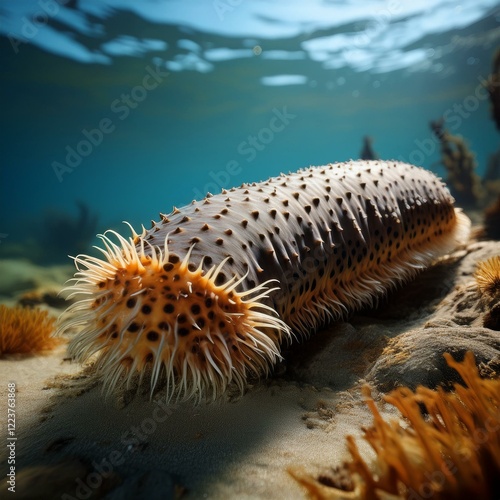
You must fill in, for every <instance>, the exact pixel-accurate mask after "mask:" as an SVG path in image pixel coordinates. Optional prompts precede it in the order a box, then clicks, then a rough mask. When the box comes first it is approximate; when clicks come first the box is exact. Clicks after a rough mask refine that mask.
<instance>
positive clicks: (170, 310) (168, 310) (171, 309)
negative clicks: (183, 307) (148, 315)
mask: <svg viewBox="0 0 500 500" xmlns="http://www.w3.org/2000/svg"><path fill="white" fill-rule="evenodd" d="M174 311H175V307H174V305H173V304H166V305H165V306H164V307H163V312H165V313H167V314H171V313H173V312H174Z"/></svg>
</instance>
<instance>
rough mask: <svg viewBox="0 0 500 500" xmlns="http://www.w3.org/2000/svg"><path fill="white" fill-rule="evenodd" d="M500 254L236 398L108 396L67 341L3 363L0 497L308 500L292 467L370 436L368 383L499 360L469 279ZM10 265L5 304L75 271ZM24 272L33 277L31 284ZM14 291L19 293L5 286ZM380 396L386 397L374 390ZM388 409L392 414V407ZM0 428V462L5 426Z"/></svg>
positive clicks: (479, 249) (486, 246)
mask: <svg viewBox="0 0 500 500" xmlns="http://www.w3.org/2000/svg"><path fill="white" fill-rule="evenodd" d="M499 254H500V242H490V241H479V242H477V241H471V243H470V244H469V245H468V246H467V248H466V249H462V250H459V251H457V252H456V253H455V254H454V255H452V256H450V257H449V258H447V259H445V260H443V261H442V262H440V263H438V264H437V265H435V266H434V267H432V268H430V269H428V270H426V271H425V272H423V273H422V274H421V275H420V276H419V277H417V279H415V280H414V281H411V282H409V283H407V284H406V285H405V286H403V287H402V288H400V289H399V290H398V291H396V292H393V293H391V294H390V295H389V297H388V298H386V299H384V300H382V301H381V303H380V304H379V307H378V308H377V309H376V310H374V309H365V310H363V311H360V312H358V313H356V314H354V315H352V317H350V318H348V319H347V320H346V321H344V322H340V323H337V324H334V325H332V326H330V327H329V328H327V329H325V330H323V331H321V332H318V333H316V334H314V335H313V336H312V337H311V338H310V339H309V340H306V341H304V342H302V343H301V344H298V345H295V346H292V347H291V348H289V349H285V359H284V361H283V362H282V363H281V364H280V365H279V366H277V367H276V369H275V371H274V375H273V376H272V377H270V378H269V379H267V380H261V381H260V382H257V383H256V384H255V385H253V386H252V387H250V388H249V390H248V392H247V393H246V394H245V395H244V396H243V397H241V398H239V399H235V400H229V401H220V402H217V403H215V404H209V405H206V404H202V405H199V406H193V404H192V403H183V404H171V405H168V406H166V405H160V406H159V405H158V404H157V403H156V402H155V401H150V400H149V399H148V397H147V396H142V395H140V394H135V396H134V395H131V394H122V395H120V396H118V397H115V396H111V397H109V398H107V399H105V398H104V397H103V395H102V393H101V390H100V387H99V386H96V385H95V384H94V383H93V382H92V380H91V379H90V378H89V377H88V376H87V375H86V374H85V373H84V372H83V371H82V368H81V367H80V366H79V365H77V364H75V363H72V362H71V361H70V360H69V359H67V358H66V352H65V348H64V346H61V347H59V348H57V349H56V350H55V351H53V352H52V353H50V354H48V355H45V356H35V357H16V356H12V357H8V358H4V359H1V360H0V380H1V381H2V385H1V394H0V408H1V415H2V418H4V416H5V415H6V410H5V402H6V391H7V387H6V385H7V381H14V382H15V383H16V384H17V397H16V411H17V414H16V425H17V428H16V432H17V437H18V439H17V442H16V467H17V492H18V494H17V495H16V496H11V495H8V496H4V495H5V484H2V491H0V498H18V499H19V498H38V499H44V498H106V499H111V500H118V499H120V500H122V499H123V500H125V499H132V498H139V499H141V498H145V499H156V498H158V499H159V498H174V497H182V498H213V499H223V498H242V499H246V498H248V499H250V498H289V499H294V498H297V499H300V498H304V497H305V492H304V490H303V489H302V487H301V486H299V485H298V483H296V482H295V481H294V480H293V479H292V477H291V476H290V475H289V474H288V473H287V468H288V467H302V468H303V469H305V470H307V471H310V472H311V473H312V474H317V473H320V472H325V471H328V470H329V467H331V466H334V465H338V464H340V463H341V462H342V460H343V459H346V458H347V457H348V455H347V452H346V448H345V435H347V434H353V435H355V436H358V437H359V436H361V435H362V432H361V430H360V427H361V426H363V425H364V426H369V425H370V424H371V421H372V419H371V415H370V413H369V412H368V410H367V409H366V407H365V405H364V403H363V401H362V397H361V395H360V392H359V390H360V387H361V385H362V384H363V383H364V382H369V383H370V384H371V385H372V386H373V387H374V388H375V387H377V388H378V389H379V390H381V391H387V390H390V389H391V388H393V387H395V386H397V385H400V384H405V385H410V386H415V385H416V384H418V383H422V384H425V385H428V386H435V385H436V384H437V383H439V382H442V381H445V380H450V379H453V373H452V371H451V370H448V369H447V368H446V365H445V362H444V359H443V357H442V353H443V352H445V351H449V352H452V353H455V354H463V352H464V351H466V350H468V349H470V350H473V351H474V353H475V354H476V359H477V361H478V362H482V363H483V367H486V368H487V367H488V366H498V364H499V362H500V332H498V331H494V330H490V329H487V328H484V327H483V326H482V325H483V318H484V315H485V313H486V306H485V304H484V303H483V302H482V301H481V297H480V296H479V294H478V292H477V289H476V287H475V281H474V278H473V272H474V270H475V267H476V264H477V262H479V261H481V260H485V259H487V258H489V257H491V256H494V255H499ZM2 269H3V272H4V273H6V269H8V270H9V276H10V278H9V279H10V281H9V283H11V285H8V284H7V281H8V280H7V278H4V279H3V280H2V281H3V283H4V285H3V289H2V290H1V292H2V293H3V296H2V297H3V300H2V302H3V303H6V304H8V305H13V304H14V303H15V301H16V297H18V296H19V295H20V294H22V293H23V292H24V291H25V290H29V289H30V288H33V287H35V288H37V287H38V288H40V287H42V288H43V287H49V288H50V287H57V282H58V281H59V280H60V283H61V284H62V282H63V279H61V277H62V276H64V275H65V274H67V273H68V272H69V268H68V267H63V268H57V269H53V270H47V269H42V270H41V269H40V268H38V270H37V269H36V268H35V266H32V265H31V264H29V263H22V262H18V263H17V264H15V263H13V262H10V263H6V262H0V272H2ZM16 273H18V274H19V273H20V274H19V276H17V275H16ZM23 273H24V275H26V276H28V278H30V279H28V278H26V276H24V278H23V279H25V283H24V285H22V284H20V282H21V281H22V279H21V276H22V275H23ZM37 273H38V275H37V279H31V278H33V276H34V275H36V274H37ZM4 276H7V274H4ZM16 276H17V277H16ZM12 283H14V284H16V283H17V284H16V285H15V290H6V289H5V288H6V287H8V286H10V287H11V288H12V287H13V286H14V285H12ZM23 287H24V288H23ZM50 311H51V313H53V314H55V315H58V314H59V313H60V310H57V309H54V308H51V309H50ZM373 396H374V397H375V398H376V399H380V396H381V393H380V392H378V390H376V389H374V390H373ZM159 397H160V396H159ZM383 413H384V414H386V415H390V414H393V415H395V412H394V411H393V409H392V407H390V406H387V405H386V406H384V410H383ZM1 432H2V436H1V439H2V447H1V448H0V449H1V453H2V468H4V467H5V446H4V443H5V442H6V440H5V439H6V437H5V432H6V431H5V426H4V425H2V427H1ZM357 442H358V444H359V445H361V449H362V451H363V452H364V453H366V456H367V457H369V456H370V452H369V450H368V447H367V446H366V445H365V444H364V443H363V442H362V440H361V439H358V440H357ZM112 461H114V462H115V465H114V466H112V474H109V473H108V470H107V469H105V470H103V473H102V474H101V475H97V474H96V473H95V469H94V467H95V464H96V463H97V464H98V465H99V464H103V463H109V462H112ZM23 469H24V472H23ZM2 476H3V477H4V472H2ZM104 476H107V477H104ZM82 484H85V485H86V486H87V488H86V487H85V486H82ZM89 486H90V488H88V487H89ZM64 493H65V494H66V496H64ZM30 495H32V496H30Z"/></svg>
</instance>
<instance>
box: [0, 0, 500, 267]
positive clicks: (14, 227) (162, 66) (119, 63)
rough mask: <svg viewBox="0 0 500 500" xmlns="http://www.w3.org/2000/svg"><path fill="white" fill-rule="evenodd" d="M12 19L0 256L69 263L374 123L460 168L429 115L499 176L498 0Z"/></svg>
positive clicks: (380, 147) (405, 153) (423, 161)
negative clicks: (494, 101)
mask: <svg viewBox="0 0 500 500" xmlns="http://www.w3.org/2000/svg"><path fill="white" fill-rule="evenodd" d="M0 21H1V22H0V34H1V36H0V43H1V53H2V65H1V72H2V87H1V97H0V99H1V109H2V112H3V118H4V120H3V122H4V126H3V127H2V134H1V139H0V141H1V143H0V144H1V154H2V160H3V161H2V169H1V176H2V179H1V199H0V203H1V213H2V217H1V223H0V242H1V244H0V256H3V257H12V256H16V257H19V256H25V257H28V258H30V259H31V260H34V261H37V262H39V263H42V264H44V263H55V262H68V258H67V255H68V254H70V255H75V254H76V253H78V252H88V250H89V248H90V245H91V244H92V243H94V239H95V233H97V232H102V231H104V230H105V229H107V228H109V227H112V228H115V229H118V230H120V231H121V232H122V233H123V234H127V233H128V229H127V228H125V227H124V226H123V224H121V221H124V220H126V221H129V222H130V223H131V224H132V225H133V226H134V227H136V228H140V224H144V225H146V226H148V221H149V220H151V219H156V220H157V219H158V213H159V212H163V213H168V212H170V211H171V210H172V207H173V206H182V205H184V204H187V203H189V202H190V201H191V200H193V199H200V198H201V197H203V196H204V195H205V194H206V193H207V192H211V193H214V194H215V193H218V192H220V190H221V189H223V188H230V187H233V186H237V185H240V184H241V183H242V182H253V181H260V180H263V179H266V178H267V177H270V176H274V175H278V174H279V173H280V172H289V171H294V170H296V169H298V168H300V167H307V166H309V165H321V164H326V163H331V162H337V161H344V160H348V159H351V158H352V159H356V158H360V157H361V156H363V155H364V153H363V152H362V149H363V141H364V137H369V138H371V147H372V149H373V151H372V153H373V152H374V153H375V154H376V156H378V157H380V158H383V159H397V160H402V161H407V162H409V163H413V164H416V165H421V166H424V167H426V168H428V169H431V170H433V171H434V172H436V173H438V174H439V175H440V176H442V177H444V178H445V179H447V178H449V177H450V171H449V170H447V169H446V167H445V164H444V163H443V157H442V148H441V144H440V141H439V139H438V138H437V136H436V134H435V133H434V132H433V130H432V129H431V126H430V125H431V122H435V123H434V130H436V127H437V128H438V129H440V130H442V129H443V128H444V129H445V130H446V131H447V133H449V134H452V135H453V136H459V137H460V136H461V137H462V138H463V139H464V140H465V144H466V146H467V147H468V148H469V149H470V151H471V152H472V153H473V155H474V156H470V155H469V156H467V155H465V156H464V155H462V159H463V158H468V160H467V161H468V164H467V165H468V167H471V168H475V172H476V173H477V174H478V175H479V176H480V177H482V178H484V177H485V176H489V180H490V181H491V182H490V186H493V185H495V184H496V181H498V179H499V178H500V175H499V172H500V167H498V166H496V167H495V165H493V164H492V162H494V160H492V159H491V158H492V155H493V154H494V153H496V152H497V151H498V139H499V135H498V130H497V129H496V128H495V123H494V121H493V120H492V119H491V104H490V99H489V94H488V91H487V88H486V87H487V85H488V83H487V82H488V79H489V78H490V75H491V74H492V71H493V64H494V56H495V52H496V49H497V48H498V47H499V44H500V2H498V1H494V0H468V1H462V2H450V1H447V0H435V1H430V0H420V1H413V2H403V1H398V0H385V1H384V0H370V1H347V2H340V1H321V0H314V1H308V2H303V1H302V2H301V1H300V0H292V1H268V0H261V1H252V2H250V1H248V0H213V1H211V0H206V1H202V0H190V1H186V0H182V1H181V0H178V1H174V0H170V1H142V2H133V1H127V0H112V1H107V2H103V1H100V0H87V1H60V0H44V1H42V0H38V1H27V0H24V1H16V2H14V1H9V2H3V4H2V7H1V9H0ZM440 119H442V122H439V120H440ZM458 140H459V141H460V138H459V139H458ZM451 144H452V145H453V144H455V146H454V147H456V145H457V144H458V145H459V146H461V145H462V144H463V143H461V142H459V143H457V142H456V141H455V142H453V141H452V142H451ZM448 145H449V144H448ZM458 150H459V152H460V148H459V149H458ZM445 163H446V161H445ZM498 164H500V162H497V165H498ZM452 187H453V186H452ZM492 189H493V191H494V188H492ZM454 194H455V195H457V193H454ZM459 194H460V193H458V195H459ZM490 195H491V196H489V194H488V190H487V189H486V188H485V189H484V190H483V193H482V194H481V196H478V199H477V200H476V201H477V203H478V206H484V205H485V204H486V203H487V202H488V201H491V200H492V199H493V194H492V193H490ZM488 196H489V197H488ZM460 201H462V203H460ZM467 201H468V200H467V199H463V200H460V196H458V197H457V202H458V204H459V205H460V204H462V205H467ZM466 208H471V207H466Z"/></svg>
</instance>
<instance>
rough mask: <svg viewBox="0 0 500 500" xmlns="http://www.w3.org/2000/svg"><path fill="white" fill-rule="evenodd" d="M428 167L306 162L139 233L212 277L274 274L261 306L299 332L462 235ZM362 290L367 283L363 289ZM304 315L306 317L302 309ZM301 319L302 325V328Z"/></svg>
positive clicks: (463, 226) (250, 283)
mask: <svg viewBox="0 0 500 500" xmlns="http://www.w3.org/2000/svg"><path fill="white" fill-rule="evenodd" d="M464 220H465V217H464V216H463V214H459V215H458V217H457V212H456V211H455V209H454V207H453V198H452V197H451V195H450V194H449V191H448V189H447V188H446V187H445V185H444V184H443V183H442V182H441V181H440V180H439V179H438V178H436V176H435V175H434V174H432V173H431V172H429V171H427V170H424V169H422V168H418V167H414V166H410V165H407V164H404V163H399V162H384V161H356V162H348V163H342V164H334V165H327V166H324V167H312V168H309V169H305V170H301V171H299V172H297V173H294V174H289V175H284V174H282V175H280V176H278V177H274V178H272V179H269V180H268V181H266V182H262V183H254V184H245V185H243V186H241V187H239V188H234V189H231V190H228V191H225V192H224V193H222V194H218V195H216V196H211V197H209V198H206V199H205V200H202V201H195V202H193V203H192V204H191V205H188V206H186V207H184V208H182V209H181V210H179V211H175V212H174V213H172V214H170V215H168V216H166V217H165V218H164V219H163V221H161V222H159V223H157V224H155V225H154V227H153V228H152V229H150V230H149V231H148V232H147V235H146V236H145V238H146V240H147V241H149V242H150V243H151V244H153V245H161V244H162V242H163V241H164V239H165V235H166V234H167V233H169V234H170V237H169V240H168V245H169V249H170V251H171V252H172V253H174V254H178V255H179V257H180V258H181V259H182V257H183V256H184V255H185V254H186V252H187V251H188V250H189V249H190V247H191V246H192V245H193V244H195V247H194V249H193V252H192V254H191V259H190V261H191V262H193V263H194V264H196V265H198V264H199V262H200V261H201V260H202V259H203V258H205V259H206V258H207V256H209V257H210V259H209V261H210V262H211V263H213V264H215V265H218V264H219V263H220V262H221V261H222V260H223V259H224V258H226V257H229V258H230V261H229V263H228V264H227V265H226V266H225V267H224V272H223V273H221V276H220V277H219V280H221V281H225V279H227V278H228V277H230V276H232V275H236V276H243V275H245V273H247V272H248V276H247V278H246V279H245V281H244V282H243V283H242V287H243V289H250V288H253V287H255V286H256V285H258V284H260V283H263V282H265V281H267V280H269V279H277V280H278V281H279V283H280V290H279V291H277V292H275V293H274V294H273V295H272V297H271V298H270V299H268V300H269V301H270V303H271V304H272V306H273V307H274V308H275V309H276V311H277V312H278V313H279V314H280V316H281V317H282V319H284V321H285V322H286V323H287V324H288V325H290V326H291V327H292V328H293V329H294V330H295V331H296V332H298V333H304V334H306V333H309V331H310V329H311V328H313V329H314V328H316V327H317V326H318V325H320V324H322V323H324V321H325V319H326V318H327V317H328V316H329V314H328V313H327V312H326V310H325V309H323V308H322V306H321V304H324V305H325V306H327V304H328V306H327V309H328V311H330V313H332V314H333V316H334V317H339V316H340V315H342V313H344V312H348V311H352V310H353V309H355V308H356V307H358V306H361V305H364V304H366V303H371V302H372V300H374V299H375V298H376V297H377V296H378V295H379V294H380V293H383V292H384V291H385V290H386V289H387V288H389V287H391V286H392V285H394V284H397V283H398V282H401V281H404V280H405V279H407V278H409V277H411V276H412V275H414V274H415V273H416V272H417V271H418V269H420V268H423V267H424V266H426V265H428V264H430V263H431V262H432V261H433V260H434V259H435V258H436V257H438V256H439V255H443V254H444V253H446V252H448V251H450V250H451V249H453V248H455V247H456V246H457V243H458V242H460V241H461V240H462V241H463V238H464V234H467V231H468V223H467V221H466V220H465V223H464ZM365 287H366V289H365ZM305 311H311V313H312V314H310V313H308V312H305ZM305 323H307V324H305Z"/></svg>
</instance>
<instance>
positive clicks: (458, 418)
mask: <svg viewBox="0 0 500 500" xmlns="http://www.w3.org/2000/svg"><path fill="white" fill-rule="evenodd" d="M445 358H446V361H447V363H448V365H449V366H450V367H452V368H454V369H455V370H456V371H457V372H458V373H459V374H460V376H461V377H462V379H463V381H464V382H465V384H466V386H463V385H459V384H455V385H454V390H453V391H452V392H446V391H445V390H443V389H441V388H439V389H437V390H431V389H428V388H425V387H421V386H420V387H418V388H417V389H416V391H415V392H412V391H411V390H410V389H408V388H406V387H401V388H398V389H396V390H395V391H393V392H391V393H390V394H388V395H387V396H386V397H385V400H386V401H387V402H388V403H389V404H391V405H393V406H395V407H396V408H397V409H398V410H399V412H400V413H401V416H402V417H403V420H401V419H400V420H391V421H386V420H384V419H383V417H382V416H381V414H380V412H379V410H378V409H377V406H376V405H375V403H374V401H373V400H372V399H371V396H370V390H369V389H368V388H367V387H365V388H364V394H365V396H366V397H367V401H366V402H367V405H368V407H369V409H370V411H371V412H372V414H373V417H374V422H373V424H372V426H371V427H370V428H368V429H366V430H365V431H364V439H365V440H366V441H367V442H368V443H369V444H370V446H371V447H372V449H373V450H374V451H375V455H376V457H375V460H374V461H373V463H371V464H368V463H367V462H366V461H365V460H364V459H363V457H362V456H361V454H360V453H359V451H358V448H357V446H356V443H355V442H354V439H353V437H352V436H347V447H348V451H349V453H350V455H351V461H350V462H346V463H344V465H343V467H344V468H345V469H346V470H348V471H350V473H351V475H352V483H353V487H352V489H351V490H350V491H346V490H345V489H341V488H340V487H333V486H330V485H325V483H324V481H322V482H321V485H320V487H319V488H318V483H319V480H318V479H315V478H313V477H312V476H310V475H307V474H306V473H301V472H300V471H299V472H297V471H296V470H290V471H289V472H290V473H291V474H292V476H293V477H294V478H295V479H296V480H297V481H298V482H299V483H300V484H302V485H303V486H304V487H305V488H306V490H307V491H308V494H309V496H310V497H311V498H317V499H332V500H339V499H347V498H349V499H370V500H371V499H373V500H375V499H379V500H382V499H385V500H387V499H392V500H402V499H420V498H433V499H438V500H444V499H450V498H464V499H465V498H500V380H498V379H497V380H485V379H481V377H480V375H479V372H478V369H477V367H476V364H475V360H474V355H473V354H472V353H471V352H467V353H466V355H465V358H464V360H463V362H457V361H455V360H454V359H453V358H452V356H451V355H450V354H445Z"/></svg>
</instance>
